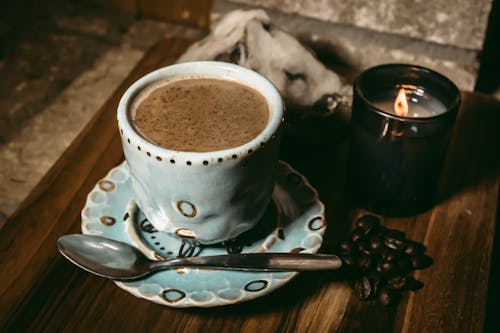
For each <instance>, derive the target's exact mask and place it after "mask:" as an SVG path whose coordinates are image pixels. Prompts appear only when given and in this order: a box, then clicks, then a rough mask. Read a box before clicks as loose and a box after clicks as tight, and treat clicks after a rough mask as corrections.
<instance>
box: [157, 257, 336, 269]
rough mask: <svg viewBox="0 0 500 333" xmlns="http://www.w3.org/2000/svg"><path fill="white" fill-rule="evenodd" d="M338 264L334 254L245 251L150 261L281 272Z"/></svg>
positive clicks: (167, 266)
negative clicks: (245, 252) (242, 252)
mask: <svg viewBox="0 0 500 333" xmlns="http://www.w3.org/2000/svg"><path fill="white" fill-rule="evenodd" d="M341 266H342V261H341V260H340V259H339V257H337V256H336V255H333V254H308V253H248V254H227V255H220V256H205V257H189V258H179V259H173V260H165V261H153V262H151V265H150V268H151V270H153V271H159V270H164V269H175V268H182V267H197V268H213V269H224V270H239V271H263V272H283V271H319V270H335V269H339V268H340V267H341Z"/></svg>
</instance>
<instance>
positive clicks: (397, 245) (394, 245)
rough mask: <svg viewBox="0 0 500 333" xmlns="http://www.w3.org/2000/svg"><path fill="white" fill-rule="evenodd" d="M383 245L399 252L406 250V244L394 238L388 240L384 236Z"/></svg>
mask: <svg viewBox="0 0 500 333" xmlns="http://www.w3.org/2000/svg"><path fill="white" fill-rule="evenodd" d="M384 245H385V246H387V247H388V248H391V249H393V250H397V251H401V250H404V249H405V248H406V242H405V241H404V240H400V239H396V238H388V237H387V236H385V238H384Z"/></svg>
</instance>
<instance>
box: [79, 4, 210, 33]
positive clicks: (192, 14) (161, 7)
mask: <svg viewBox="0 0 500 333" xmlns="http://www.w3.org/2000/svg"><path fill="white" fill-rule="evenodd" d="M83 1H85V2H90V3H96V4H99V5H104V6H107V7H111V8H117V9H120V10H125V11H128V12H132V13H134V14H136V15H137V16H138V17H148V18H156V19H162V20H166V21H169V22H175V23H180V24H183V25H187V26H192V27H196V28H208V27H209V26H210V10H211V8H212V0H196V1H186V0H83Z"/></svg>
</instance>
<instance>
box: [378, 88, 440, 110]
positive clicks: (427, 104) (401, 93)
mask: <svg viewBox="0 0 500 333" xmlns="http://www.w3.org/2000/svg"><path fill="white" fill-rule="evenodd" d="M402 86H404V87H402V88H400V89H399V90H396V89H395V90H394V91H393V92H387V97H386V98H385V99H380V100H375V101H373V102H372V104H373V106H375V107H376V108H377V109H380V110H382V111H384V112H387V113H389V114H394V115H397V116H400V117H410V118H427V117H433V116H436V115H439V114H441V113H444V112H446V106H445V105H444V104H443V103H442V102H441V101H440V100H439V99H437V98H435V97H434V96H432V95H431V94H429V93H427V92H425V90H424V89H423V88H420V87H416V86H412V85H402Z"/></svg>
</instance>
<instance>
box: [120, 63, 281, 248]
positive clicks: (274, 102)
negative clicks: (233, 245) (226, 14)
mask: <svg viewBox="0 0 500 333" xmlns="http://www.w3.org/2000/svg"><path fill="white" fill-rule="evenodd" d="M174 76H182V77H186V78H191V77H215V78H221V79H226V80H232V81H236V82H238V83H240V84H244V85H246V86H248V87H251V88H253V89H254V90H256V91H258V92H260V93H261V94H262V95H263V96H264V97H265V99H266V101H267V103H268V106H269V111H270V114H269V120H268V123H267V125H266V127H265V129H264V130H263V131H262V132H261V133H260V134H259V135H258V136H256V137H255V138H254V139H252V140H251V141H250V142H248V143H245V144H243V145H241V146H238V147H234V148H230V149H226V150H218V151H212V152H200V153H198V152H183V151H175V150H170V149H166V148H163V147H160V146H157V145H155V144H153V143H151V142H149V141H148V140H147V139H145V138H144V137H143V136H141V135H140V134H139V133H138V132H137V131H136V130H135V128H134V125H133V123H132V119H133V117H134V115H133V114H132V111H133V110H132V109H131V106H132V103H133V101H134V98H135V97H136V96H137V95H138V94H139V93H140V92H141V91H142V90H143V89H145V88H147V87H148V86H150V85H152V84H154V83H156V82H158V81H160V80H164V79H167V78H170V77H174ZM235 112H245V110H235ZM282 123H283V102H282V99H281V97H280V95H279V93H278V91H277V90H276V88H275V87H274V86H273V84H272V83H271V82H270V81H269V80H267V79H266V78H265V77H263V76H261V75H260V74H258V73H256V72H254V71H251V70H249V69H246V68H244V67H240V66H237V65H233V64H229V63H224V62H215V61H199V62H188V63H180V64H176V65H172V66H168V67H164V68H161V69H158V70H156V71H154V72H152V73H150V74H147V75H146V76H144V77H142V78H141V79H139V80H138V81H137V82H135V83H134V84H133V85H132V86H130V88H128V89H127V91H126V92H125V94H124V95H123V97H122V98H121V100H120V103H119V105H118V127H119V130H120V134H121V141H122V146H123V151H124V153H125V159H126V160H127V163H128V165H129V167H130V174H131V182H132V189H133V193H132V195H133V198H134V200H135V201H136V203H137V205H138V206H139V208H140V209H141V210H142V211H143V213H144V215H145V216H146V217H147V218H148V220H149V221H150V222H151V223H152V224H153V226H154V227H155V228H156V229H158V230H159V231H164V232H168V233H171V234H174V235H176V236H179V237H187V238H194V239H195V241H196V242H199V243H202V244H212V243H218V242H221V241H224V240H227V239H231V238H234V237H236V236H238V235H239V234H241V233H243V232H244V231H247V230H249V229H251V228H252V227H253V226H255V225H256V224H257V222H258V221H259V219H260V218H261V217H262V216H263V214H264V212H265V210H266V207H267V206H268V204H269V202H270V199H271V195H272V192H273V188H274V182H275V170H276V167H277V163H278V151H279V141H280V140H279V139H280V132H281V130H280V129H281V127H282V126H281V125H282Z"/></svg>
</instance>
